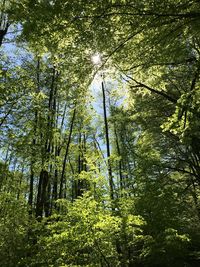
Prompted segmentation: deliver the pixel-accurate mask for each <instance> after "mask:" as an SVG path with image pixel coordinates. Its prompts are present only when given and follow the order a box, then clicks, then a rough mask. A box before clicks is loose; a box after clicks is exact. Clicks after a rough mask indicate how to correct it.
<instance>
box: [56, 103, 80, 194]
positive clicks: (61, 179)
mask: <svg viewBox="0 0 200 267" xmlns="http://www.w3.org/2000/svg"><path fill="white" fill-rule="evenodd" d="M75 116H76V107H75V108H74V112H73V115H72V120H71V123H70V130H69V136H68V141H67V146H66V150H65V156H64V160H63V167H62V173H61V178H60V191H59V198H62V193H63V183H64V176H65V168H66V163H67V156H68V152H69V146H70V143H71V137H72V131H73V126H74V121H75Z"/></svg>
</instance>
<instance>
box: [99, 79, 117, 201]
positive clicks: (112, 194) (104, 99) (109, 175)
mask: <svg viewBox="0 0 200 267" xmlns="http://www.w3.org/2000/svg"><path fill="white" fill-rule="evenodd" d="M101 85H102V93H103V113H104V126H105V137H106V150H107V158H108V178H109V186H110V198H111V200H113V199H114V188H113V187H114V184H113V176H112V167H111V162H110V140H109V132H108V120H107V111H106V95H105V87H104V82H103V81H102V83H101Z"/></svg>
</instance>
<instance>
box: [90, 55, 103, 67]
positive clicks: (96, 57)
mask: <svg viewBox="0 0 200 267" xmlns="http://www.w3.org/2000/svg"><path fill="white" fill-rule="evenodd" d="M91 60H92V63H93V64H94V65H98V64H100V63H101V56H100V54H99V53H97V54H94V55H93V56H92V58H91Z"/></svg>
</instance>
